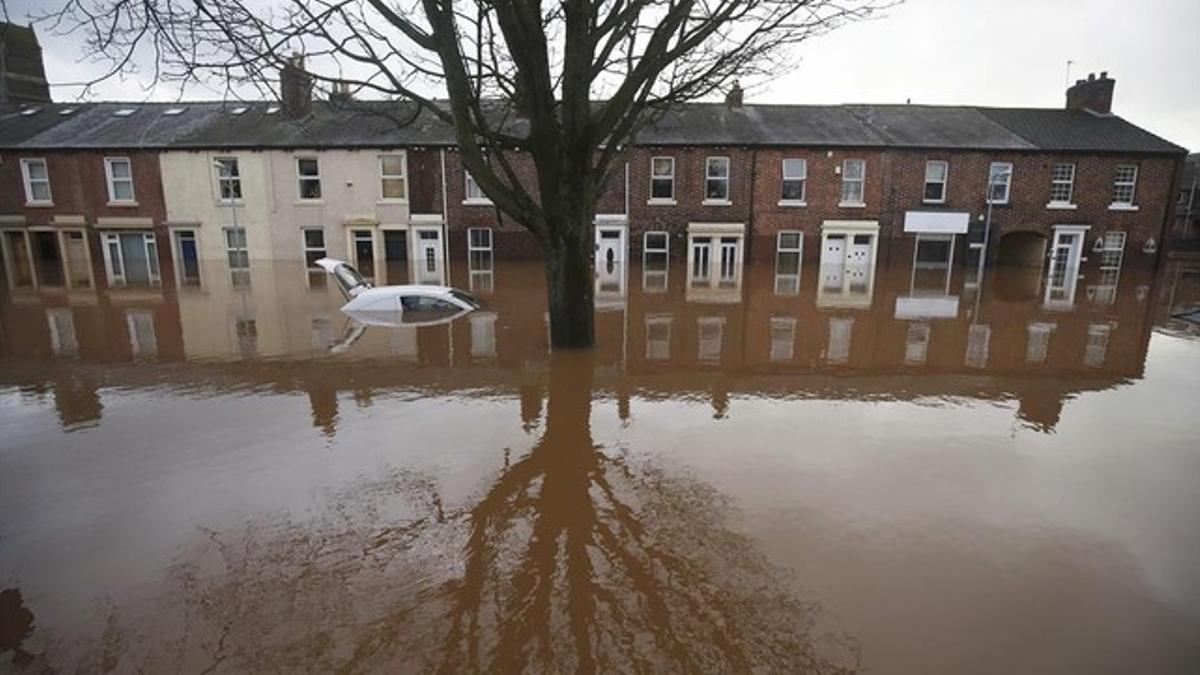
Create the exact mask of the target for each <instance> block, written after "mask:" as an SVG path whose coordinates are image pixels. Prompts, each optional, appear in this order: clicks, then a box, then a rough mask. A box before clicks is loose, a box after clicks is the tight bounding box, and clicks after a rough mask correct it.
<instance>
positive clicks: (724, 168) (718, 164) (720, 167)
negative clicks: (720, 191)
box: [708, 157, 729, 178]
mask: <svg viewBox="0 0 1200 675" xmlns="http://www.w3.org/2000/svg"><path fill="white" fill-rule="evenodd" d="M728 175H729V160H728V159H725V158H724V157H709V158H708V176H709V177H710V178H724V177H725V176H728Z"/></svg>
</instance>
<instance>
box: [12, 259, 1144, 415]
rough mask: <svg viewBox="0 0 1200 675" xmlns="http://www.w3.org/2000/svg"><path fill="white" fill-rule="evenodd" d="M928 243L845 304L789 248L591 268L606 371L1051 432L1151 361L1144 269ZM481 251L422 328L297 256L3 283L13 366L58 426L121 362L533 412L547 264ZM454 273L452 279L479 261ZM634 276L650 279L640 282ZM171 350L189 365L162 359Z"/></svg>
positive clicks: (601, 379)
mask: <svg viewBox="0 0 1200 675" xmlns="http://www.w3.org/2000/svg"><path fill="white" fill-rule="evenodd" d="M921 242H922V243H921V244H920V245H919V246H918V247H917V250H916V251H915V253H914V256H913V258H912V259H911V262H910V263H908V264H905V265H901V266H892V267H883V266H871V267H870V269H868V270H864V272H865V277H864V278H865V279H867V280H868V282H867V283H866V284H865V287H863V286H862V285H861V284H858V285H856V284H853V283H850V284H846V283H844V284H843V285H842V288H843V289H844V290H846V291H847V292H846V293H844V294H838V295H836V296H835V297H841V298H845V297H849V298H852V299H853V302H845V303H838V302H832V303H831V302H830V295H829V294H828V293H827V290H828V289H826V288H824V287H823V286H824V285H823V284H822V283H821V281H820V280H819V279H818V280H817V282H816V283H808V284H800V285H798V286H796V285H793V284H791V283H790V282H789V283H784V284H782V288H781V283H780V277H781V276H783V277H785V278H792V277H797V276H798V274H799V272H798V269H799V268H798V267H794V266H791V263H790V261H788V260H786V259H784V260H779V261H776V264H773V265H772V264H764V265H751V266H748V267H746V268H745V269H738V270H737V271H736V272H735V273H734V274H732V275H731V278H730V279H729V283H727V284H725V285H724V286H723V285H722V284H721V282H720V281H719V276H720V275H719V274H718V281H717V282H715V283H713V282H711V281H709V282H708V283H704V284H701V285H699V286H697V285H696V275H695V274H692V273H691V272H692V270H690V269H672V268H669V267H666V266H663V265H660V264H658V261H651V265H650V266H649V267H650V268H649V269H642V268H640V267H639V266H637V265H635V266H633V269H628V268H627V267H626V266H624V265H621V266H619V267H618V266H614V269H613V273H614V274H619V277H613V278H606V276H605V275H607V274H608V273H609V272H608V270H599V271H598V274H597V282H596V283H597V288H596V292H597V297H598V299H599V301H598V303H597V304H598V311H597V319H596V330H597V335H598V346H597V348H596V359H595V361H596V363H597V368H598V370H597V383H598V384H599V385H600V386H601V388H602V389H608V390H610V391H612V392H614V393H615V394H616V395H617V397H618V399H619V400H620V401H621V409H622V411H623V413H622V414H623V416H624V417H628V416H629V414H631V406H632V405H634V404H633V403H632V402H631V401H630V400H629V397H630V395H631V392H634V391H636V392H639V394H640V395H646V396H655V397H657V396H660V395H661V396H675V395H678V394H681V393H685V394H689V395H695V394H701V395H704V396H706V397H711V399H712V402H713V405H714V407H715V409H717V411H718V414H724V413H723V411H725V410H727V408H728V407H729V406H730V405H736V403H731V402H730V401H731V399H732V398H733V397H734V394H736V393H739V392H743V393H753V394H756V395H762V396H767V397H771V396H795V395H803V396H811V397H827V398H843V397H848V398H855V397H861V396H870V397H883V398H889V397H890V398H913V397H922V396H963V397H980V398H986V399H994V400H1007V399H1016V400H1017V401H1018V405H1019V415H1020V416H1021V418H1022V419H1025V420H1026V421H1028V422H1029V423H1031V424H1034V425H1035V426H1038V427H1040V428H1051V427H1053V426H1054V424H1055V423H1056V422H1057V419H1058V417H1059V413H1060V410H1061V407H1062V405H1063V402H1064V401H1065V400H1066V399H1067V398H1068V397H1069V396H1071V395H1073V394H1075V393H1078V392H1081V391H1090V390H1098V389H1104V388H1108V387H1112V386H1115V385H1117V384H1120V383H1121V382H1124V381H1127V380H1129V379H1131V378H1138V377H1140V376H1141V374H1142V369H1143V363H1144V359H1145V354H1146V349H1147V345H1148V342H1149V334H1150V328H1151V316H1152V311H1151V306H1150V305H1151V302H1150V298H1149V294H1148V293H1145V292H1144V291H1142V290H1140V289H1144V288H1145V287H1147V285H1148V284H1149V283H1150V281H1151V280H1150V279H1149V278H1148V277H1145V275H1144V273H1142V272H1138V271H1133V270H1131V271H1127V272H1126V273H1124V274H1118V275H1117V276H1116V277H1114V278H1115V280H1116V282H1115V286H1116V289H1115V290H1113V291H1111V292H1107V294H1105V295H1104V296H1103V297H1102V298H1101V297H1096V298H1093V299H1092V300H1090V301H1088V300H1086V299H1084V298H1083V297H1082V293H1081V292H1079V290H1080V289H1082V288H1084V287H1088V286H1091V285H1097V284H1098V285H1101V286H1103V285H1105V284H1106V283H1107V282H1108V279H1109V277H1103V276H1097V275H1096V274H1093V275H1092V276H1091V277H1086V278H1084V279H1082V280H1079V283H1078V284H1076V285H1075V288H1076V289H1077V292H1076V293H1075V295H1074V296H1073V297H1072V296H1071V295H1070V294H1069V293H1068V294H1066V295H1064V296H1063V301H1064V302H1063V304H1062V305H1050V306H1047V304H1046V303H1045V301H1044V299H1045V288H1058V286H1056V285H1055V284H1056V283H1057V282H1056V279H1055V278H1054V275H1047V277H1046V278H1045V279H1042V280H1040V281H1041V282H1042V285H1043V288H1042V290H1039V291H1037V292H1036V293H1033V294H1024V295H1022V294H1017V295H1015V296H1014V295H1013V293H1012V289H1014V288H1016V289H1021V288H1025V287H1026V286H1028V284H1029V281H1028V279H1027V278H1025V277H1028V276H1029V275H1033V276H1034V277H1035V281H1038V280H1039V278H1040V276H1041V274H1040V271H1038V270H1025V269H1020V268H1016V269H1005V268H996V269H994V270H992V271H990V272H989V273H988V274H987V276H986V278H985V279H984V280H983V284H982V285H981V286H978V292H976V290H975V289H968V288H966V286H967V285H968V284H970V283H974V282H976V279H975V275H974V274H973V271H971V270H970V269H969V268H966V267H964V266H962V265H953V264H951V263H950V262H949V260H945V261H943V258H942V256H943V255H946V247H945V246H943V245H941V244H942V240H939V239H938V238H936V237H934V238H932V239H930V240H929V242H930V243H929V245H928V246H926V245H925V238H924V237H922V238H921ZM702 243H703V242H702ZM480 262H481V264H484V263H486V264H487V266H488V273H489V274H492V275H494V276H492V277H491V278H492V280H493V283H492V285H491V286H490V288H489V291H490V292H489V293H487V294H486V295H483V297H484V301H485V308H484V310H482V311H479V312H476V313H473V314H471V315H469V316H468V317H466V318H465V319H463V320H460V321H455V322H453V323H450V324H445V325H439V326H432V327H421V328H416V327H401V328H397V329H385V328H378V327H370V328H365V329H364V328H363V327H361V326H357V325H356V324H354V323H353V322H351V321H350V320H349V319H348V317H346V316H345V315H343V314H342V313H341V312H340V311H338V307H339V306H340V305H341V303H342V301H343V300H342V298H341V297H340V295H338V292H337V290H336V289H335V288H334V287H333V286H331V285H326V284H310V283H309V282H308V281H307V269H306V266H305V265H304V264H302V263H299V262H295V263H271V262H269V261H251V263H250V265H249V270H248V272H247V275H246V276H245V277H244V278H243V277H239V276H238V275H233V274H231V273H230V269H229V268H228V266H227V265H224V263H223V261H202V262H201V264H200V267H199V271H200V277H201V279H202V283H199V284H196V285H192V286H187V287H184V288H182V289H180V290H179V291H178V292H177V293H175V292H170V291H166V292H164V291H159V290H145V289H141V290H139V289H113V290H107V291H89V292H88V293H87V294H86V295H81V294H78V293H47V292H45V291H38V292H35V291H33V290H31V289H17V290H15V291H8V292H7V294H6V296H5V301H4V316H5V321H4V322H3V326H4V327H3V331H4V335H3V343H2V344H3V349H4V351H3V359H4V362H5V364H6V366H5V369H4V370H5V373H6V375H5V378H6V381H7V382H9V383H17V384H35V383H40V384H38V386H40V387H42V388H43V389H47V390H48V391H51V392H52V393H53V394H54V396H55V397H56V400H58V402H59V403H58V405H59V409H60V414H61V415H62V418H63V422H64V424H76V423H79V422H80V421H85V420H87V419H95V418H97V417H98V416H99V414H100V411H101V410H102V407H103V406H102V404H101V400H100V395H99V394H97V387H98V385H97V383H95V382H94V379H92V376H90V375H87V373H89V372H91V371H90V370H89V368H88V367H87V364H88V363H90V362H109V363H112V364H113V365H112V367H110V368H107V369H106V370H105V372H104V376H103V377H104V378H105V379H106V381H108V380H116V381H123V380H127V382H125V383H127V384H130V385H132V386H137V385H138V384H139V383H143V382H145V383H156V384H157V383H159V382H160V380H161V378H166V381H167V383H168V385H169V383H170V382H172V381H178V383H179V384H180V385H181V386H183V385H184V384H187V385H189V386H193V385H194V386H209V387H211V388H212V389H213V391H214V393H220V391H221V390H222V389H225V388H243V387H251V386H270V387H272V388H275V389H283V390H288V389H295V390H298V391H304V392H306V394H307V396H308V398H309V401H310V403H311V406H312V415H313V424H314V426H316V427H317V428H319V429H320V430H321V432H322V433H324V434H334V433H336V426H337V420H338V406H339V399H340V398H341V397H342V396H343V395H345V394H347V393H350V394H351V396H352V397H353V398H354V399H355V400H356V401H357V402H358V404H359V405H369V404H370V400H371V398H372V396H373V393H372V392H375V391H376V390H379V389H393V388H416V389H421V390H429V391H433V392H437V391H453V390H456V389H459V388H467V389H472V390H475V389H480V390H486V391H510V390H511V391H513V392H516V391H522V392H524V393H522V401H523V404H522V406H523V409H532V408H533V406H532V404H531V403H528V402H526V399H529V398H530V397H531V396H532V394H531V393H530V392H528V391H526V390H527V389H528V386H527V384H528V382H529V381H530V373H535V372H537V371H538V369H539V366H538V365H537V364H543V363H544V362H545V360H546V358H547V353H548V340H547V333H546V321H545V309H544V304H543V302H544V300H543V298H544V271H543V269H542V268H541V266H540V265H539V264H537V263H505V264H504V265H501V266H499V269H492V267H491V261H480ZM694 262H695V261H694V260H689V261H687V263H686V265H687V267H688V268H690V267H691V266H692V263H694ZM451 271H452V272H453V273H454V275H455V276H453V277H452V278H451V282H452V283H454V284H456V285H459V286H466V285H468V283H469V280H470V279H471V277H472V276H473V275H477V274H479V273H480V272H481V270H480V269H479V268H478V266H458V267H455V268H452V270H451ZM630 277H632V278H634V279H642V280H643V283H642V284H634V285H633V286H630V285H629V284H628V278H630ZM647 279H654V281H652V282H649V283H646V280H647ZM660 280H661V281H660ZM672 281H674V283H671V282H672ZM851 291H855V292H851ZM49 361H52V362H53V363H51V365H50V367H48V368H47V367H46V365H45V364H46V363H47V362H49ZM162 361H187V362H189V363H188V364H187V365H184V364H178V365H176V366H173V367H172V368H171V370H170V371H163V372H158V371H157V370H156V366H155V365H154V364H155V363H157V362H162ZM120 362H124V363H129V364H131V365H130V366H129V367H127V368H123V367H120V366H119V365H118V364H119V363H120ZM25 364H41V365H38V366H37V368H33V367H32V366H31V367H30V369H28V370H26V369H25V368H23V366H24V365H25ZM46 373H49V375H46ZM901 374H903V375H904V376H905V379H904V385H903V389H898V388H896V387H897V385H896V384H895V383H896V380H895V376H896V375H901ZM534 379H535V380H536V377H535V378H534Z"/></svg>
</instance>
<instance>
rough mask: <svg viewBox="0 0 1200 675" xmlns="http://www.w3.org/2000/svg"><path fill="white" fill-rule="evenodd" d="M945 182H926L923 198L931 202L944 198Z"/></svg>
mask: <svg viewBox="0 0 1200 675" xmlns="http://www.w3.org/2000/svg"><path fill="white" fill-rule="evenodd" d="M945 194H946V184H945V183H926V184H925V199H926V200H927V201H931V202H938V201H941V200H942V199H944V198H945Z"/></svg>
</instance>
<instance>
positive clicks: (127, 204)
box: [108, 201, 138, 209]
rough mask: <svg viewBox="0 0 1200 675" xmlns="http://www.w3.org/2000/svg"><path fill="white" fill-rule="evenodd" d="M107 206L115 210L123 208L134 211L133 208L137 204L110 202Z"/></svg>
mask: <svg viewBox="0 0 1200 675" xmlns="http://www.w3.org/2000/svg"><path fill="white" fill-rule="evenodd" d="M108 205H109V206H111V207H115V208H122V207H123V208H127V209H135V208H137V206H138V203H137V202H113V201H110V202H109V203H108Z"/></svg>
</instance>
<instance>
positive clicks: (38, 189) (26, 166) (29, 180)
mask: <svg viewBox="0 0 1200 675" xmlns="http://www.w3.org/2000/svg"><path fill="white" fill-rule="evenodd" d="M21 177H22V178H24V179H25V201H26V202H29V203H30V204H49V203H50V201H51V196H50V171H49V169H47V168H46V160H44V159H22V160H21Z"/></svg>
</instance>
